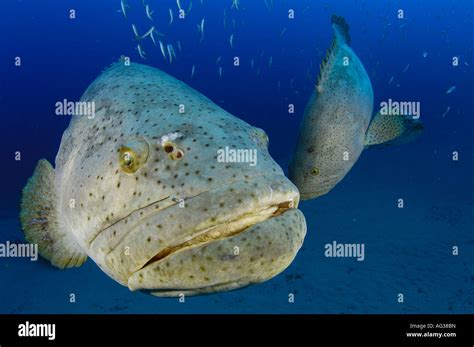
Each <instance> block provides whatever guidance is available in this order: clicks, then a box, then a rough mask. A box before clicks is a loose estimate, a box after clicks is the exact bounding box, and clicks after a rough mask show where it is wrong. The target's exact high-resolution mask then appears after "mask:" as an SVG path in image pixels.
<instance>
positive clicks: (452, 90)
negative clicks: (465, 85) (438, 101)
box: [446, 86, 456, 94]
mask: <svg viewBox="0 0 474 347" xmlns="http://www.w3.org/2000/svg"><path fill="white" fill-rule="evenodd" d="M455 90H456V86H452V87H451V88H449V89H448V90H447V91H446V94H451V93H452V92H454V91H455Z"/></svg>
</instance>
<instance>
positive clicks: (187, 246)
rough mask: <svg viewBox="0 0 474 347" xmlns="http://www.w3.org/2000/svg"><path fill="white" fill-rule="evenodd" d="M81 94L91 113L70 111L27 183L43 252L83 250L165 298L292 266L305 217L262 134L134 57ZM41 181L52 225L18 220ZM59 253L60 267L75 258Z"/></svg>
mask: <svg viewBox="0 0 474 347" xmlns="http://www.w3.org/2000/svg"><path fill="white" fill-rule="evenodd" d="M81 101H84V102H94V103H95V110H96V114H95V117H94V118H93V119H89V118H88V117H84V116H75V117H73V120H72V121H71V124H70V126H69V128H68V129H67V130H66V131H65V133H64V135H63V138H62V142H61V147H60V150H59V153H58V155H57V157H56V168H55V170H54V171H53V169H52V168H46V169H45V168H43V167H46V166H45V165H42V168H41V170H40V169H37V171H35V175H34V176H33V177H32V178H31V179H30V182H29V184H28V189H26V188H25V193H24V200H25V202H24V203H23V205H22V223H23V227H24V230H25V233H26V236H27V238H28V237H29V238H33V236H31V235H34V233H37V232H40V233H43V234H47V235H49V237H50V238H51V244H50V246H51V245H52V247H49V248H48V250H51V249H53V250H54V251H51V252H53V253H54V252H56V254H58V253H57V252H59V251H60V250H61V249H63V246H62V244H66V246H68V245H69V246H70V249H68V250H67V251H68V252H64V254H62V253H61V254H62V256H61V257H63V258H64V257H72V256H73V255H72V254H77V253H78V252H80V250H82V251H83V252H84V253H85V254H87V255H88V256H90V257H91V258H92V259H93V260H94V261H95V262H96V263H97V264H98V265H99V266H100V267H101V269H102V270H103V271H105V272H106V273H107V274H108V275H110V276H111V277H112V278H114V279H115V280H117V281H118V282H120V283H122V284H124V285H127V286H128V287H129V288H130V289H132V290H138V289H144V290H148V291H150V292H152V293H154V294H157V295H164V296H166V295H178V294H179V293H181V292H182V293H186V294H199V293H207V292H213V291H220V290H228V289H234V288H238V287H241V286H245V285H248V284H251V283H257V282H261V281H264V280H267V279H269V278H271V277H273V276H275V275H276V274H278V273H280V272H281V271H283V270H284V269H285V268H286V267H287V266H288V265H289V264H290V263H291V261H292V260H293V259H294V257H295V256H296V253H297V251H298V250H299V248H300V247H301V244H302V242H303V238H304V235H305V232H306V224H305V220H304V217H303V215H302V214H301V212H300V211H299V210H298V209H296V207H297V205H298V202H299V193H298V190H297V189H296V187H295V186H294V185H293V184H292V183H291V182H290V181H289V180H288V179H287V178H286V177H285V176H284V174H283V172H282V170H281V168H280V167H279V166H278V165H277V164H276V163H275V162H274V161H273V159H272V158H271V157H270V155H269V154H268V151H267V146H268V139H267V137H266V134H265V133H264V131H263V130H261V129H258V128H255V127H252V126H250V125H248V124H247V123H245V122H243V121H241V120H240V119H238V118H236V117H234V116H232V115H231V114H229V113H228V112H226V111H224V110H223V109H221V108H220V107H218V106H217V105H215V104H214V103H213V102H212V101H210V100H209V99H207V98H206V97H204V96H203V95H201V94H200V93H198V92H196V91H194V90H193V89H191V88H190V87H188V86H187V85H185V84H184V83H182V82H180V81H178V80H176V79H174V78H173V77H171V76H169V75H167V74H166V73H164V72H162V71H160V70H157V69H154V68H151V67H147V66H143V65H139V64H131V65H130V66H125V65H124V64H123V63H116V64H114V65H112V66H111V67H110V68H109V69H107V70H106V71H105V72H104V73H102V74H101V75H100V76H99V77H98V78H97V79H96V80H95V81H94V82H93V83H92V84H91V86H90V87H89V88H88V89H87V91H86V92H85V93H84V95H83V97H82V99H81ZM225 147H228V148H230V149H247V150H256V151H257V162H256V165H255V166H253V165H249V163H233V162H219V161H218V160H217V157H218V152H217V151H218V150H219V149H223V148H225ZM40 173H41V177H43V179H42V180H39V179H38V177H39V176H40V175H39V174H40ZM44 177H46V180H48V177H54V180H52V181H54V184H51V185H52V186H54V196H52V197H51V198H50V201H51V202H50V204H51V210H52V211H54V213H53V212H52V213H50V214H49V217H48V218H49V221H50V222H51V221H52V220H53V217H54V221H55V223H56V224H57V229H58V230H56V231H55V230H50V229H48V228H47V227H46V225H42V226H41V228H40V227H38V226H37V225H36V226H35V227H34V229H33V227H32V223H29V219H28V218H30V217H31V216H33V215H34V214H33V213H32V212H31V211H34V210H35V208H36V207H37V206H35V203H34V202H27V201H26V199H25V197H29V196H31V195H32V194H30V192H34V191H35V190H42V189H44V188H42V187H44V186H45V185H44V184H40V182H43V181H45V179H44ZM49 180H50V181H51V179H49ZM71 201H73V202H74V204H73V205H74V206H73V207H71ZM59 234H61V240H63V242H62V244H61V247H60V245H59V242H57V240H56V239H55V235H59ZM45 249H46V248H45ZM72 249H74V252H72ZM40 250H41V245H40ZM51 252H50V251H48V252H44V253H45V254H44V255H45V256H46V257H47V258H48V259H50V260H51V254H50V253H51ZM61 257H58V258H59V261H56V262H55V265H57V266H59V267H65V266H71V265H74V264H76V265H80V263H82V261H71V260H70V259H63V258H61ZM58 264H59V265H58Z"/></svg>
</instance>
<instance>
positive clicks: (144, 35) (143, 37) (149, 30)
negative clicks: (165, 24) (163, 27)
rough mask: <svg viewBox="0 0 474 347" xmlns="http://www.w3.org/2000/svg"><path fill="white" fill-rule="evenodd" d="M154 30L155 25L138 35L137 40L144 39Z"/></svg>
mask: <svg viewBox="0 0 474 347" xmlns="http://www.w3.org/2000/svg"><path fill="white" fill-rule="evenodd" d="M154 31H155V27H154V26H152V27H151V28H150V29H148V31H147V32H146V33H144V34H143V35H142V36H140V37H139V40H143V39H146V38H147V37H148V36H150V35H151V34H152V33H153V32H154Z"/></svg>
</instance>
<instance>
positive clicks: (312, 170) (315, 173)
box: [311, 167, 319, 176]
mask: <svg viewBox="0 0 474 347" xmlns="http://www.w3.org/2000/svg"><path fill="white" fill-rule="evenodd" d="M311 175H312V176H317V175H319V169H318V168H317V167H313V168H312V169H311Z"/></svg>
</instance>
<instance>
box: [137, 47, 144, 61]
mask: <svg viewBox="0 0 474 347" xmlns="http://www.w3.org/2000/svg"><path fill="white" fill-rule="evenodd" d="M137 50H138V54H139V55H140V57H141V58H142V59H146V56H145V51H144V50H143V49H142V47H141V46H140V44H138V45H137Z"/></svg>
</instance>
